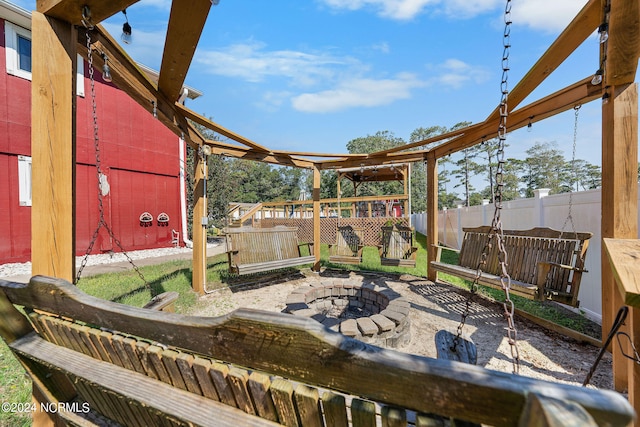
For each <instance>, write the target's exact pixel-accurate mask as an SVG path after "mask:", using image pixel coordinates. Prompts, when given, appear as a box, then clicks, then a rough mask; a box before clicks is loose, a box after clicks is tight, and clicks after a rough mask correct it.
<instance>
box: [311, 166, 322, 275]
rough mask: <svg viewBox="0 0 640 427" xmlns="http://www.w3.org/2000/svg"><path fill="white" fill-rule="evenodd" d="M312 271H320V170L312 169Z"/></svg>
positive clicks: (316, 167)
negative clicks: (313, 256) (314, 260)
mask: <svg viewBox="0 0 640 427" xmlns="http://www.w3.org/2000/svg"><path fill="white" fill-rule="evenodd" d="M313 255H315V257H316V262H315V263H314V264H313V271H316V272H319V271H320V169H319V168H318V166H317V165H314V167H313Z"/></svg>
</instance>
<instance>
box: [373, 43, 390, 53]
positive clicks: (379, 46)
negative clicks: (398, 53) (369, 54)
mask: <svg viewBox="0 0 640 427" xmlns="http://www.w3.org/2000/svg"><path fill="white" fill-rule="evenodd" d="M372 49H373V50H377V51H378V52H382V53H389V52H391V47H390V46H389V43H387V42H381V43H376V44H374V45H373V46H372Z"/></svg>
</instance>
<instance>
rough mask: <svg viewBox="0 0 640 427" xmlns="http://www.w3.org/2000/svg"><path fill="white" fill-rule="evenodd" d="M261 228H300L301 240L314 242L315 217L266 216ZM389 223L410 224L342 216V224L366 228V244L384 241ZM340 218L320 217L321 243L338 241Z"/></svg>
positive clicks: (299, 237) (370, 244)
mask: <svg viewBox="0 0 640 427" xmlns="http://www.w3.org/2000/svg"><path fill="white" fill-rule="evenodd" d="M259 223H260V225H259V226H260V227H261V228H271V227H276V226H279V225H283V226H286V227H297V228H298V240H299V241H300V242H313V218H265V219H263V220H261V221H259ZM387 224H402V225H405V226H408V225H409V220H408V219H407V218H384V217H378V218H340V226H346V225H350V226H352V227H354V228H362V229H363V230H364V236H363V238H364V245H365V246H377V245H380V244H381V243H382V226H383V225H387ZM337 227H338V218H320V243H327V244H333V243H335V242H336V229H337Z"/></svg>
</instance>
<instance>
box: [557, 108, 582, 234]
mask: <svg viewBox="0 0 640 427" xmlns="http://www.w3.org/2000/svg"><path fill="white" fill-rule="evenodd" d="M580 107H581V105H576V106H575V107H573V111H574V120H573V154H572V156H571V178H572V179H573V181H575V183H576V184H578V176H577V175H578V172H577V171H576V141H577V140H578V116H579V112H580ZM573 181H572V182H571V188H570V189H569V213H568V214H567V218H566V219H565V220H564V224H563V225H562V230H561V236H564V230H565V228H566V227H567V224H568V223H569V222H571V231H573V235H574V237H577V236H578V233H577V232H576V226H575V224H574V223H573V216H572V213H571V208H572V206H573ZM576 191H577V188H576Z"/></svg>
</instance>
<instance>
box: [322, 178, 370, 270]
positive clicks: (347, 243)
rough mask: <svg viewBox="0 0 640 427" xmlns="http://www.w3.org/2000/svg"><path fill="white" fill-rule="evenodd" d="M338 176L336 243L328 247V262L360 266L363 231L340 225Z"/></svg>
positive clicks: (340, 210) (338, 181) (340, 211)
mask: <svg viewBox="0 0 640 427" xmlns="http://www.w3.org/2000/svg"><path fill="white" fill-rule="evenodd" d="M336 173H337V174H338V180H337V183H338V218H337V223H336V243H335V244H332V245H329V262H331V263H336V264H360V263H361V262H362V251H363V250H364V234H363V233H364V230H363V229H362V228H361V227H353V226H352V225H341V224H340V218H342V206H341V203H340V193H341V190H340V172H339V171H336Z"/></svg>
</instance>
